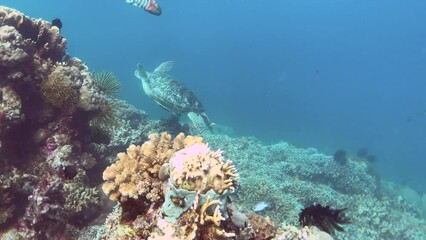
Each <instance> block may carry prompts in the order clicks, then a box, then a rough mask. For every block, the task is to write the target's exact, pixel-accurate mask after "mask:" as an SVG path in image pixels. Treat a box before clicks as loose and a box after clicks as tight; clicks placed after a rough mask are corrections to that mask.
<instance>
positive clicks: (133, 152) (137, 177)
mask: <svg viewBox="0 0 426 240" xmlns="http://www.w3.org/2000/svg"><path fill="white" fill-rule="evenodd" d="M201 142H202V138H200V137H192V136H187V137H185V135H184V134H183V133H180V134H179V135H177V136H176V138H175V139H174V140H172V137H171V135H170V134H167V133H162V134H161V135H158V134H151V135H150V136H149V141H147V142H145V143H144V144H143V145H141V146H136V145H130V146H129V148H128V149H127V153H119V154H118V155H117V156H118V158H119V159H118V161H117V162H115V163H114V164H112V165H111V166H109V167H107V168H106V169H105V171H104V173H103V179H104V180H105V181H106V182H105V183H104V184H103V186H102V189H103V190H104V192H105V193H106V194H108V195H109V198H110V199H111V200H120V201H121V202H124V201H126V200H127V199H128V198H133V199H138V198H139V197H140V196H142V197H145V198H146V199H147V200H149V201H151V202H155V201H158V200H159V199H162V198H164V193H163V190H162V188H163V181H162V180H161V179H160V178H159V173H160V169H161V167H162V166H163V165H164V164H165V163H166V162H168V161H169V159H170V157H171V156H172V155H173V154H174V153H175V152H177V151H179V150H181V149H183V148H185V147H188V146H190V145H192V144H194V143H201Z"/></svg>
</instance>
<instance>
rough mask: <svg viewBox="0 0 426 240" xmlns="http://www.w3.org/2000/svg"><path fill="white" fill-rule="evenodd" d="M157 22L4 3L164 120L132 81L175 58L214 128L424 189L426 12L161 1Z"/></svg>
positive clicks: (362, 2) (72, 4) (84, 8)
mask: <svg viewBox="0 0 426 240" xmlns="http://www.w3.org/2000/svg"><path fill="white" fill-rule="evenodd" d="M158 2H159V3H160V4H161V7H162V9H163V14H162V16H160V17H156V16H152V15H149V14H148V13H145V12H144V11H142V10H140V9H138V8H136V7H133V6H131V5H129V4H126V2H125V0H114V1H112V0H111V1H100V0H92V1H83V0H73V1H70V0H68V1H53V0H39V1H37V2H30V1H22V0H2V1H1V2H0V4H2V5H6V6H9V7H13V8H16V9H18V10H20V11H22V12H24V13H26V14H28V15H29V16H31V17H36V18H44V19H47V20H50V19H53V18H55V17H59V18H60V19H61V20H62V22H63V24H64V27H63V34H64V35H65V36H66V37H67V39H68V52H69V53H70V54H71V55H72V56H76V57H79V58H80V59H82V60H83V61H84V62H86V63H87V64H88V66H89V67H90V68H91V69H93V70H110V71H113V72H114V73H116V74H117V76H118V77H119V78H120V80H121V82H122V85H123V88H122V97H123V98H124V99H125V100H127V101H129V102H130V103H131V104H134V105H135V106H137V107H138V108H141V109H143V110H145V111H147V112H148V113H149V114H150V116H151V117H152V118H161V117H164V116H168V115H169V114H168V113H167V112H165V111H163V110H162V109H160V108H159V107H158V106H156V105H155V104H154V103H153V102H152V100H150V99H149V98H147V97H146V96H145V95H144V94H143V92H142V90H141V86H140V82H138V80H136V78H134V76H133V71H134V69H135V65H136V63H138V62H140V63H142V64H143V65H144V66H145V67H146V69H148V70H152V69H154V68H155V67H156V66H157V65H159V64H160V63H161V62H163V61H166V60H174V61H175V62H176V66H175V68H174V69H173V71H172V74H173V75H174V76H176V77H177V79H179V80H180V81H182V82H183V83H185V84H186V85H187V86H188V87H189V88H191V89H192V90H194V92H195V93H196V94H197V96H198V97H199V98H200V99H201V101H202V102H203V103H204V105H205V108H206V112H207V114H208V115H209V116H210V118H211V119H212V121H214V122H217V123H219V124H223V125H227V126H230V127H232V128H233V129H234V130H235V131H236V133H237V134H240V135H253V136H256V137H258V138H260V139H262V140H264V141H267V142H272V141H277V140H285V141H288V142H290V143H293V144H297V145H300V146H304V147H308V146H312V147H316V148H319V149H320V150H322V151H325V152H327V153H329V154H333V153H334V151H335V150H336V149H338V148H343V149H346V150H347V151H348V152H349V153H356V151H357V149H358V148H360V147H367V148H368V149H369V150H370V152H371V153H373V154H375V155H377V162H376V163H375V164H376V166H377V169H378V171H379V172H380V174H381V175H382V176H383V177H385V178H388V179H391V180H396V181H398V182H402V183H408V184H410V185H411V186H413V187H414V188H416V189H418V190H421V191H424V190H425V189H426V186H425V183H424V182H426V181H425V179H424V169H426V147H425V145H426V134H425V133H426V113H425V110H426V81H425V77H426V28H425V27H424V22H426V15H425V14H424V13H425V11H426V2H425V1H422V0H407V1H398V0H376V1H371V0H359V1H355V0H286V1H283V0H270V1H254V0H218V1H208V0H185V1H178V0H158Z"/></svg>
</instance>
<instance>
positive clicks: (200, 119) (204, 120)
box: [187, 112, 214, 131]
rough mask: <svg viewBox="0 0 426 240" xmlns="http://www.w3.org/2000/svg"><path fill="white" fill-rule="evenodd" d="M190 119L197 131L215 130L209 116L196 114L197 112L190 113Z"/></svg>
mask: <svg viewBox="0 0 426 240" xmlns="http://www.w3.org/2000/svg"><path fill="white" fill-rule="evenodd" d="M187 115H188V117H189V119H191V121H192V124H193V125H194V127H195V128H196V129H197V130H206V128H208V129H209V130H210V131H211V130H213V128H212V127H213V125H214V124H213V123H212V122H210V120H209V118H208V117H207V115H206V114H205V113H204V112H203V113H195V112H189V113H188V114H187Z"/></svg>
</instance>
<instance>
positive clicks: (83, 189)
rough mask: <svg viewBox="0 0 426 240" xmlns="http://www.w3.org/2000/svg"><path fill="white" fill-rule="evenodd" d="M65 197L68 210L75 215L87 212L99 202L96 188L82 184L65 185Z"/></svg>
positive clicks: (70, 183)
mask: <svg viewBox="0 0 426 240" xmlns="http://www.w3.org/2000/svg"><path fill="white" fill-rule="evenodd" d="M64 196H65V205H64V207H65V208H66V209H69V210H70V211H72V212H74V213H79V212H81V211H83V210H87V209H88V208H89V207H90V206H94V205H96V204H97V203H98V202H99V193H98V190H97V189H96V188H90V187H87V186H85V185H83V184H82V183H80V182H69V183H65V184H64Z"/></svg>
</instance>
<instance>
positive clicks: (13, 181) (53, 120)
mask: <svg viewBox="0 0 426 240" xmlns="http://www.w3.org/2000/svg"><path fill="white" fill-rule="evenodd" d="M66 43H67V40H66V39H65V38H64V37H63V36H62V35H61V34H60V32H59V29H58V27H57V26H53V25H52V24H51V23H49V22H47V21H44V20H41V19H31V18H29V17H27V16H25V15H24V14H22V13H20V12H18V11H15V10H13V9H9V8H5V7H0V202H1V206H0V238H1V239H18V240H19V239H80V240H83V239H202V240H203V239H230V238H232V239H281V240H285V239H286V240H287V239H292V240H293V239H303V240H313V239H316V240H318V239H320V240H329V239H332V237H331V236H330V235H328V234H327V233H326V232H323V231H321V230H320V229H318V228H316V227H312V226H311V227H308V226H305V227H302V226H299V221H298V220H299V213H300V211H301V209H303V206H309V205H311V204H315V203H318V202H321V203H323V204H325V205H326V206H327V205H329V206H334V207H336V208H337V209H341V208H344V207H348V209H347V210H346V213H347V214H348V216H349V217H350V218H351V220H352V223H351V224H349V225H346V226H345V230H346V231H345V232H338V231H337V232H335V237H336V239H343V240H345V239H425V227H424V226H425V225H426V221H425V219H424V215H425V212H426V210H425V209H426V207H425V206H426V204H425V203H426V200H425V199H426V197H425V194H423V196H422V195H421V194H419V193H416V192H415V191H413V190H412V189H410V188H409V187H407V186H398V185H395V184H393V185H392V184H390V183H388V182H385V181H379V180H380V179H379V178H378V177H377V174H376V173H375V172H374V169H373V166H372V165H371V163H370V162H368V159H367V160H365V159H364V158H369V157H368V156H370V155H368V154H367V155H366V153H362V154H361V155H362V156H363V157H362V159H360V157H359V156H358V158H352V157H351V156H348V157H346V159H345V161H344V162H345V164H339V163H338V162H336V161H334V159H333V156H328V155H326V154H322V153H320V152H318V151H317V150H316V149H314V148H307V149H303V148H300V147H295V146H292V145H291V144H288V143H285V142H279V143H276V144H272V145H265V144H263V143H262V142H260V141H259V140H257V139H256V138H254V137H230V136H228V135H224V134H218V133H217V132H216V133H209V132H202V136H201V137H202V138H201V137H191V136H185V135H184V134H179V132H185V134H188V132H189V128H188V126H186V125H180V124H179V122H178V120H177V118H169V119H165V120H159V121H158V120H157V121H152V120H149V119H148V115H147V113H145V112H143V111H141V110H138V109H136V108H134V107H133V106H131V105H129V104H127V103H125V102H124V101H121V100H118V99H117V96H116V94H117V91H118V90H117V89H118V85H117V84H115V83H116V82H111V81H112V76H111V75H95V74H93V73H91V72H90V71H89V68H88V67H87V66H86V65H84V64H83V63H82V61H81V60H79V59H77V58H72V57H71V56H69V55H66V54H65V50H66ZM98 78H101V79H98ZM102 79H103V80H102ZM107 79H108V80H107ZM104 80H105V82H103V81H104ZM99 129H100V130H101V131H98V130H99ZM102 129H103V130H102ZM222 129H226V127H222ZM105 130H107V131H105ZM165 131H167V132H169V133H170V134H166V133H163V134H161V135H159V134H158V133H159V132H165ZM227 131H228V132H229V130H227ZM150 134H151V135H150ZM149 135H150V136H149ZM204 142H208V143H209V145H207V144H206V143H204ZM142 143H143V144H142ZM140 144H142V145H140ZM126 148H127V151H126ZM210 149H222V150H224V151H223V152H222V151H221V150H218V151H211V150H210ZM119 152H120V153H119ZM117 153H119V154H118V159H117V157H116V156H117ZM364 155H366V156H364ZM225 159H232V160H233V161H232V162H231V161H226V160H225ZM372 160H374V159H372V157H370V161H372ZM109 165H111V166H109ZM107 166H109V167H107ZM105 168H106V170H105ZM236 169H238V174H237V173H236ZM104 170H105V171H104ZM102 173H103V174H102ZM102 175H103V176H102ZM102 177H104V179H105V181H106V182H105V183H104V185H103V190H104V191H105V192H106V193H107V194H108V196H105V195H104V194H103V191H102V190H100V187H99V185H100V184H101V183H103V179H102ZM109 199H114V200H116V201H118V203H116V202H112V201H110V200H109ZM258 202H267V203H269V204H270V206H271V207H269V208H267V209H265V210H264V211H262V212H260V213H258V214H256V213H253V212H252V211H251V209H252V207H253V205H254V204H256V203H258ZM115 203H116V204H117V205H116V206H115V207H114V208H113V206H112V205H113V204H115ZM323 230H324V229H323Z"/></svg>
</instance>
